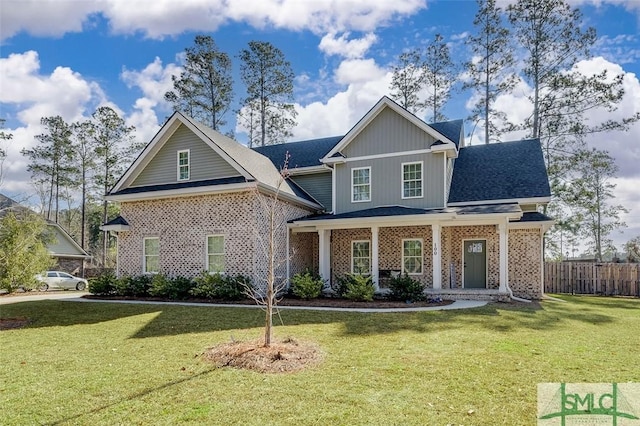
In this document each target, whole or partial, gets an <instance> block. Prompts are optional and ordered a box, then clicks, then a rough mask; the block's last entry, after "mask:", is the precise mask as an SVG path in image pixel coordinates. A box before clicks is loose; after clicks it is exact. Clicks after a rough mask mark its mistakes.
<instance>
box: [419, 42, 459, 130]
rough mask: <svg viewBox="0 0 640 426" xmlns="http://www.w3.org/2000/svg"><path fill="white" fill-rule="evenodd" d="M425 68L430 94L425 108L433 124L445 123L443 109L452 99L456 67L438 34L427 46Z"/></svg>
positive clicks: (425, 81)
mask: <svg viewBox="0 0 640 426" xmlns="http://www.w3.org/2000/svg"><path fill="white" fill-rule="evenodd" d="M423 66H424V73H423V74H424V83H425V87H426V89H427V92H428V96H427V98H426V99H425V101H424V106H425V108H426V109H427V110H428V111H430V112H431V120H430V121H431V122H437V121H444V120H446V119H447V117H446V116H445V115H444V114H443V113H442V108H443V107H444V106H445V105H446V103H447V102H448V101H449V99H450V98H451V88H452V86H453V82H454V81H455V80H456V66H455V64H454V63H453V61H452V60H451V54H450V52H449V46H447V43H445V42H444V38H443V37H442V35H440V34H436V35H435V37H434V39H433V40H431V41H430V42H429V44H428V45H427V49H426V53H425V57H424V65H423Z"/></svg>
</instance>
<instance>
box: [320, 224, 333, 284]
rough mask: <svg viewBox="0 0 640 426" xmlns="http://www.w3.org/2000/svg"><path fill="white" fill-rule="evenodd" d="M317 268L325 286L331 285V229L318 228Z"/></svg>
mask: <svg viewBox="0 0 640 426" xmlns="http://www.w3.org/2000/svg"><path fill="white" fill-rule="evenodd" d="M318 269H319V271H318V272H319V273H320V277H322V279H323V280H324V282H325V287H329V286H330V285H331V230H329V229H320V230H318Z"/></svg>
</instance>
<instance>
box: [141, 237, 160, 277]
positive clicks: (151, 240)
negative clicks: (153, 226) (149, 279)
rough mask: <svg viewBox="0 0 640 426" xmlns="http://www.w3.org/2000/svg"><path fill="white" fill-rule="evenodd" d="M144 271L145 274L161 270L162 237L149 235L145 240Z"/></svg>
mask: <svg viewBox="0 0 640 426" xmlns="http://www.w3.org/2000/svg"><path fill="white" fill-rule="evenodd" d="M142 250H143V262H144V265H142V271H143V272H144V273H145V274H157V273H158V272H160V238H158V237H148V238H144V241H143V247H142Z"/></svg>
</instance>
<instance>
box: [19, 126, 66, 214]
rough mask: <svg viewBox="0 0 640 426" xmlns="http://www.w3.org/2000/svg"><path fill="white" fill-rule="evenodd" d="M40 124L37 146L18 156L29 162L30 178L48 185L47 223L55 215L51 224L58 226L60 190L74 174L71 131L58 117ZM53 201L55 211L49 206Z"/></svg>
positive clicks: (25, 150) (24, 150)
mask: <svg viewBox="0 0 640 426" xmlns="http://www.w3.org/2000/svg"><path fill="white" fill-rule="evenodd" d="M40 123H41V124H42V125H43V126H44V128H45V131H44V133H41V134H39V135H37V136H36V139H37V140H38V142H39V144H38V145H37V146H36V147H34V148H33V149H26V148H25V149H23V150H22V151H21V153H22V155H24V156H27V157H28V158H29V160H30V163H29V165H28V166H27V171H29V172H31V176H32V178H34V179H35V180H38V179H41V180H42V181H45V180H46V181H47V182H48V189H49V195H48V203H47V204H48V206H47V209H46V211H47V215H46V218H47V219H49V220H50V219H51V214H52V213H55V214H54V216H53V218H54V219H53V220H55V222H58V211H59V204H60V188H61V187H64V186H69V185H73V184H74V180H73V178H72V176H73V174H74V173H75V171H76V167H75V165H74V164H73V163H72V160H73V150H72V147H71V139H70V138H71V128H70V126H69V124H67V123H66V122H65V121H64V120H63V119H62V117H61V116H59V115H57V116H54V117H43V118H42V119H41V120H40ZM54 201H55V210H54V208H53V204H54Z"/></svg>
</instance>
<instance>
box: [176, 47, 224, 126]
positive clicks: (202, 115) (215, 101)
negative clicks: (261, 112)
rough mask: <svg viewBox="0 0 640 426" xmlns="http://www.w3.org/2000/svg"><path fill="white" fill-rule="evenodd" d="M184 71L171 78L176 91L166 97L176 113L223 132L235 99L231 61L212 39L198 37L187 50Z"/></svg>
mask: <svg viewBox="0 0 640 426" xmlns="http://www.w3.org/2000/svg"><path fill="white" fill-rule="evenodd" d="M185 52H186V56H185V63H184V71H183V72H182V73H181V74H180V77H176V76H172V77H171V79H172V80H173V91H169V92H167V93H165V95H164V97H165V99H166V100H167V101H169V102H171V103H172V104H173V108H174V109H175V110H176V111H181V112H184V113H186V114H188V115H190V116H191V117H193V118H195V119H196V120H199V121H201V122H203V123H205V124H208V125H209V126H211V128H213V129H214V130H220V127H221V126H224V125H225V124H226V121H225V120H224V114H225V113H226V112H227V110H228V109H229V105H230V104H231V99H232V97H233V91H232V85H233V78H232V77H231V59H230V58H229V55H227V54H226V53H224V52H222V51H220V50H219V49H218V46H217V45H216V43H215V41H214V40H213V38H212V37H211V36H205V35H197V36H196V38H195V40H194V46H193V47H188V48H186V49H185Z"/></svg>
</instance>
